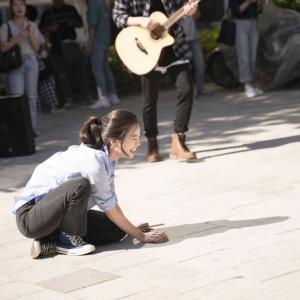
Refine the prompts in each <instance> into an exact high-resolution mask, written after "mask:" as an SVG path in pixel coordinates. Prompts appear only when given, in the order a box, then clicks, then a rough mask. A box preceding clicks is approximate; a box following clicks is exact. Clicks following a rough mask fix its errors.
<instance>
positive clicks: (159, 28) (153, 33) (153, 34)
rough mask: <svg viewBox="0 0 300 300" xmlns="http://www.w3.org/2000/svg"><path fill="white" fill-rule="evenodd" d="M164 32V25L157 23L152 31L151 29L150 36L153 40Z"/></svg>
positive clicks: (157, 38)
mask: <svg viewBox="0 0 300 300" xmlns="http://www.w3.org/2000/svg"><path fill="white" fill-rule="evenodd" d="M164 32H165V27H164V26H162V25H158V26H157V27H156V28H154V29H153V30H152V31H151V37H152V38H153V39H154V40H159V39H160V38H161V37H162V35H163V33H164Z"/></svg>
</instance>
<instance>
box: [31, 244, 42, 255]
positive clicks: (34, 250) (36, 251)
mask: <svg viewBox="0 0 300 300" xmlns="http://www.w3.org/2000/svg"><path fill="white" fill-rule="evenodd" d="M40 254H41V245H40V243H39V242H38V241H36V240H33V241H32V244H31V248H30V256H31V258H38V257H39V256H40Z"/></svg>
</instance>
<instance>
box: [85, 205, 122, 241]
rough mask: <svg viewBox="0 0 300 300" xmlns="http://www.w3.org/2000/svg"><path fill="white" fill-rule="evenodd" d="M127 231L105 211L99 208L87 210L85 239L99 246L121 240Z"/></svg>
mask: <svg viewBox="0 0 300 300" xmlns="http://www.w3.org/2000/svg"><path fill="white" fill-rule="evenodd" d="M125 235H126V233H125V232H124V231H122V230H121V229H120V228H119V227H118V226H117V225H115V224H114V223H113V222H112V221H110V220H109V219H108V218H107V217H106V215H105V213H103V212H101V211H97V210H89V211H88V212H87V234H86V235H85V236H84V237H83V239H84V240H85V241H86V242H88V243H91V244H93V245H96V246H99V245H104V244H108V243H115V242H118V241H120V240H121V239H122V238H123V237H124V236H125Z"/></svg>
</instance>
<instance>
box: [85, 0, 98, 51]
mask: <svg viewBox="0 0 300 300" xmlns="http://www.w3.org/2000/svg"><path fill="white" fill-rule="evenodd" d="M100 13H101V11H100V7H99V3H98V2H95V1H92V0H89V1H88V2H87V22H88V25H89V27H88V39H87V42H86V49H85V51H86V54H87V55H90V52H91V48H92V45H93V43H94V40H95V36H96V26H97V22H98V21H99V18H100Z"/></svg>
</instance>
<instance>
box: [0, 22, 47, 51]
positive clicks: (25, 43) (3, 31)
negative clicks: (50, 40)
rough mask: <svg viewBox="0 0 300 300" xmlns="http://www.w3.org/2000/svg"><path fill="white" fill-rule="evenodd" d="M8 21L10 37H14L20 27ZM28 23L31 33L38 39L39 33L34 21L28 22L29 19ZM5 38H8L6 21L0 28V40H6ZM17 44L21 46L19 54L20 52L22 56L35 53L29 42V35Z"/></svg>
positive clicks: (19, 30) (18, 32)
mask: <svg viewBox="0 0 300 300" xmlns="http://www.w3.org/2000/svg"><path fill="white" fill-rule="evenodd" d="M8 23H9V26H10V30H11V34H12V37H15V36H17V35H19V34H20V32H21V30H22V29H21V28H20V27H18V26H17V25H16V24H15V23H14V22H13V21H11V20H10V21H8ZM29 24H30V28H31V29H30V30H32V31H33V34H34V35H35V37H36V38H37V39H38V40H39V39H40V35H41V33H40V31H39V29H38V27H37V25H36V24H35V23H33V22H30V21H29ZM7 39H8V27H7V23H6V24H3V25H2V28H1V42H7ZM18 44H19V46H20V48H21V54H22V56H25V55H35V51H34V50H33V48H32V46H31V44H30V41H29V37H28V38H26V39H23V40H22V41H21V42H19V43H18Z"/></svg>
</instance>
